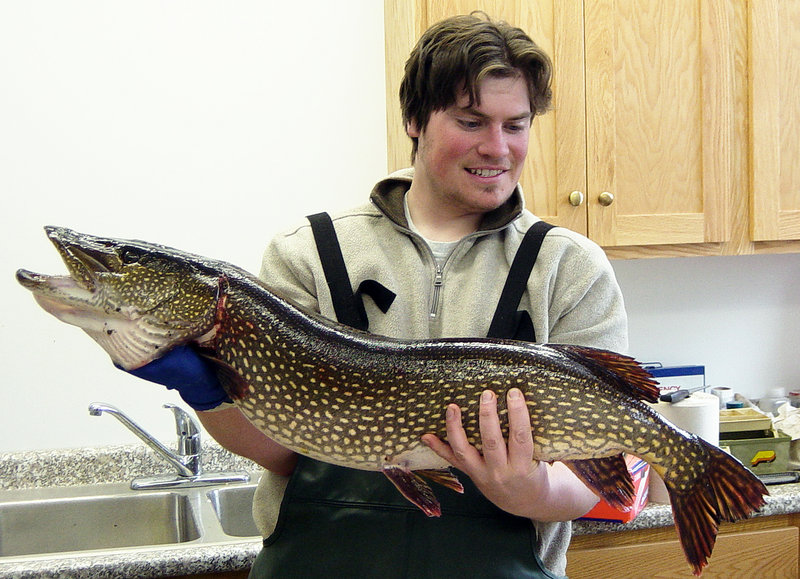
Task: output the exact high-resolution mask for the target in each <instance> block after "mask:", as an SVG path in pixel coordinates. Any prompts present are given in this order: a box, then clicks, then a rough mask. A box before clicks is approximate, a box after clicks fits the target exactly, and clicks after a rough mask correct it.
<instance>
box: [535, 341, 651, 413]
mask: <svg viewBox="0 0 800 579" xmlns="http://www.w3.org/2000/svg"><path fill="white" fill-rule="evenodd" d="M547 346H548V347H549V348H552V349H554V350H557V351H559V352H561V353H562V354H564V355H566V356H568V357H569V358H571V359H572V360H573V361H575V362H578V363H579V364H581V365H583V366H584V367H585V368H586V369H587V370H589V371H590V372H592V373H593V374H595V375H597V376H598V377H602V378H605V379H606V380H607V381H609V382H611V383H613V384H615V385H616V386H617V387H619V388H621V389H622V390H623V391H624V392H625V393H627V394H628V395H630V396H633V397H634V398H637V399H639V400H644V401H646V402H658V397H659V395H660V392H659V388H658V382H657V381H656V380H655V379H654V378H653V376H651V375H650V372H648V371H647V370H645V369H644V368H642V366H641V364H639V363H638V362H637V361H636V360H635V359H634V358H631V357H630V356H625V355H624V354H618V353H616V352H612V351H610V350H599V349H597V348H589V347H588V346H572V345H567V344H548V345H547Z"/></svg>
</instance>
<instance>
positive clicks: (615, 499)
mask: <svg viewBox="0 0 800 579" xmlns="http://www.w3.org/2000/svg"><path fill="white" fill-rule="evenodd" d="M564 464H566V465H567V467H569V469H570V470H571V471H572V472H574V473H575V475H576V476H577V477H578V478H579V479H581V480H582V481H583V483H584V484H585V485H586V486H588V487H589V488H590V489H592V490H593V491H594V492H595V493H596V494H597V495H598V496H600V497H601V498H602V499H604V500H605V501H606V502H608V504H610V505H611V506H612V507H614V508H616V509H629V508H630V507H631V506H633V499H634V497H635V495H636V490H635V489H634V486H633V480H632V479H631V473H630V472H628V466H627V465H626V464H625V458H624V457H623V456H622V454H617V455H614V456H609V457H605V458H589V459H585V460H570V461H564Z"/></svg>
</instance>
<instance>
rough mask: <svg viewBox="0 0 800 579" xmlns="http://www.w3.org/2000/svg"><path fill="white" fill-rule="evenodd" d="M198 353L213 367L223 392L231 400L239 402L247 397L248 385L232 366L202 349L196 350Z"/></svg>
mask: <svg viewBox="0 0 800 579" xmlns="http://www.w3.org/2000/svg"><path fill="white" fill-rule="evenodd" d="M198 351H199V352H200V355H201V356H202V357H203V358H205V359H206V360H208V362H209V363H210V364H211V365H213V366H214V369H215V370H216V372H217V378H218V379H219V382H220V384H222V387H223V388H224V389H225V392H227V394H228V396H230V397H231V399H232V400H241V399H242V398H244V397H245V396H247V394H248V393H249V392H250V385H249V384H248V383H247V382H245V380H244V378H242V376H241V375H240V374H239V373H238V372H237V371H236V369H235V368H233V366H231V365H230V364H226V363H225V362H223V361H222V360H220V359H219V358H217V357H215V356H212V355H211V354H208V353H207V352H205V351H203V350H202V349H198Z"/></svg>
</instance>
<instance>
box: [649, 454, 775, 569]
mask: <svg viewBox="0 0 800 579" xmlns="http://www.w3.org/2000/svg"><path fill="white" fill-rule="evenodd" d="M698 441H699V442H700V444H701V445H703V447H704V449H705V451H706V452H707V453H708V461H707V468H706V471H705V474H704V475H703V476H702V477H700V478H699V479H698V480H696V481H695V484H694V485H693V486H692V487H691V488H689V489H687V490H685V491H682V490H681V489H679V488H677V486H676V484H675V482H674V481H670V480H669V478H668V477H665V478H664V483H665V485H666V487H667V492H668V493H669V498H670V502H671V503H672V515H673V518H674V519H675V527H676V529H677V531H678V538H679V539H680V542H681V546H682V547H683V551H684V553H685V555H686V559H687V560H688V562H689V565H690V566H691V568H692V572H693V573H694V574H695V575H698V576H699V575H700V574H701V573H702V572H703V567H705V566H706V565H707V563H708V557H710V556H711V551H712V549H713V548H714V543H715V541H716V538H717V532H718V530H719V523H720V521H727V522H735V521H739V520H742V519H746V518H748V517H750V516H751V515H752V514H753V513H755V512H756V511H758V510H759V509H760V508H761V507H762V506H764V504H765V500H764V495H768V494H769V491H767V487H765V486H764V483H762V482H761V480H759V478H758V477H757V476H756V475H754V474H753V473H752V472H750V471H749V470H747V469H746V468H745V467H744V466H743V465H742V463H741V462H739V461H738V460H737V459H736V458H734V457H733V456H731V455H730V454H728V453H726V452H725V451H723V450H720V449H719V448H717V447H716V446H713V445H711V444H709V443H707V442H706V441H704V440H702V439H698Z"/></svg>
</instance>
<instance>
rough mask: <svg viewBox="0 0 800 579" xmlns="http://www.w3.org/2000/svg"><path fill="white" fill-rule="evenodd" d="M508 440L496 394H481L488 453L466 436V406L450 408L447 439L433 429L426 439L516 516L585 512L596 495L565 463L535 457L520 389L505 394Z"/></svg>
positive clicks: (540, 517)
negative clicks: (505, 437) (444, 439)
mask: <svg viewBox="0 0 800 579" xmlns="http://www.w3.org/2000/svg"><path fill="white" fill-rule="evenodd" d="M506 402H507V406H508V432H509V439H508V441H506V440H505V439H504V437H503V432H502V430H501V428H500V417H499V416H498V413H497V396H496V395H495V394H494V392H492V391H490V390H486V391H484V392H483V394H482V395H481V401H480V413H479V428H480V432H481V441H482V450H483V454H481V452H479V451H478V449H477V448H475V447H474V446H472V445H471V444H470V443H469V442H468V441H467V436H466V432H465V431H464V428H463V425H462V422H461V410H460V409H459V407H458V406H457V405H455V404H451V405H449V406H448V407H447V442H446V443H445V442H443V441H441V440H440V439H439V438H437V437H436V436H434V435H432V434H426V435H424V436H423V437H422V440H423V442H424V443H425V444H427V445H428V446H429V447H430V448H431V450H433V451H434V452H435V453H436V454H438V455H439V456H441V457H442V458H444V459H445V460H446V461H447V462H449V463H450V464H452V465H453V466H454V467H455V468H457V469H459V470H461V471H462V472H464V473H466V474H467V475H468V476H469V477H470V478H471V479H472V481H473V482H474V483H475V486H476V487H478V489H479V490H480V491H481V492H482V493H483V495H484V496H485V497H486V498H487V499H488V500H490V501H491V502H492V503H494V504H495V505H497V506H498V507H499V508H501V509H503V510H504V511H507V512H509V513H511V514H514V515H519V516H524V517H529V518H533V519H538V520H543V521H547V520H550V521H557V520H570V519H573V518H576V517H579V516H581V515H583V514H584V513H586V512H587V511H588V510H589V509H590V508H591V507H592V506H593V505H594V504H595V503H596V502H597V497H596V496H595V495H594V494H593V493H592V492H591V491H590V490H589V489H587V488H586V487H585V486H584V485H583V483H581V482H580V481H579V480H578V479H577V478H576V477H575V475H573V474H572V472H571V471H569V470H568V469H567V468H566V466H565V465H563V464H562V463H556V464H554V465H552V466H550V465H547V464H543V463H540V462H539V461H536V460H534V459H533V433H532V431H531V417H530V412H529V411H528V407H527V404H526V402H525V397H524V396H523V394H522V392H521V391H520V390H519V389H517V388H512V389H511V390H509V391H508V394H507V396H506Z"/></svg>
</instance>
